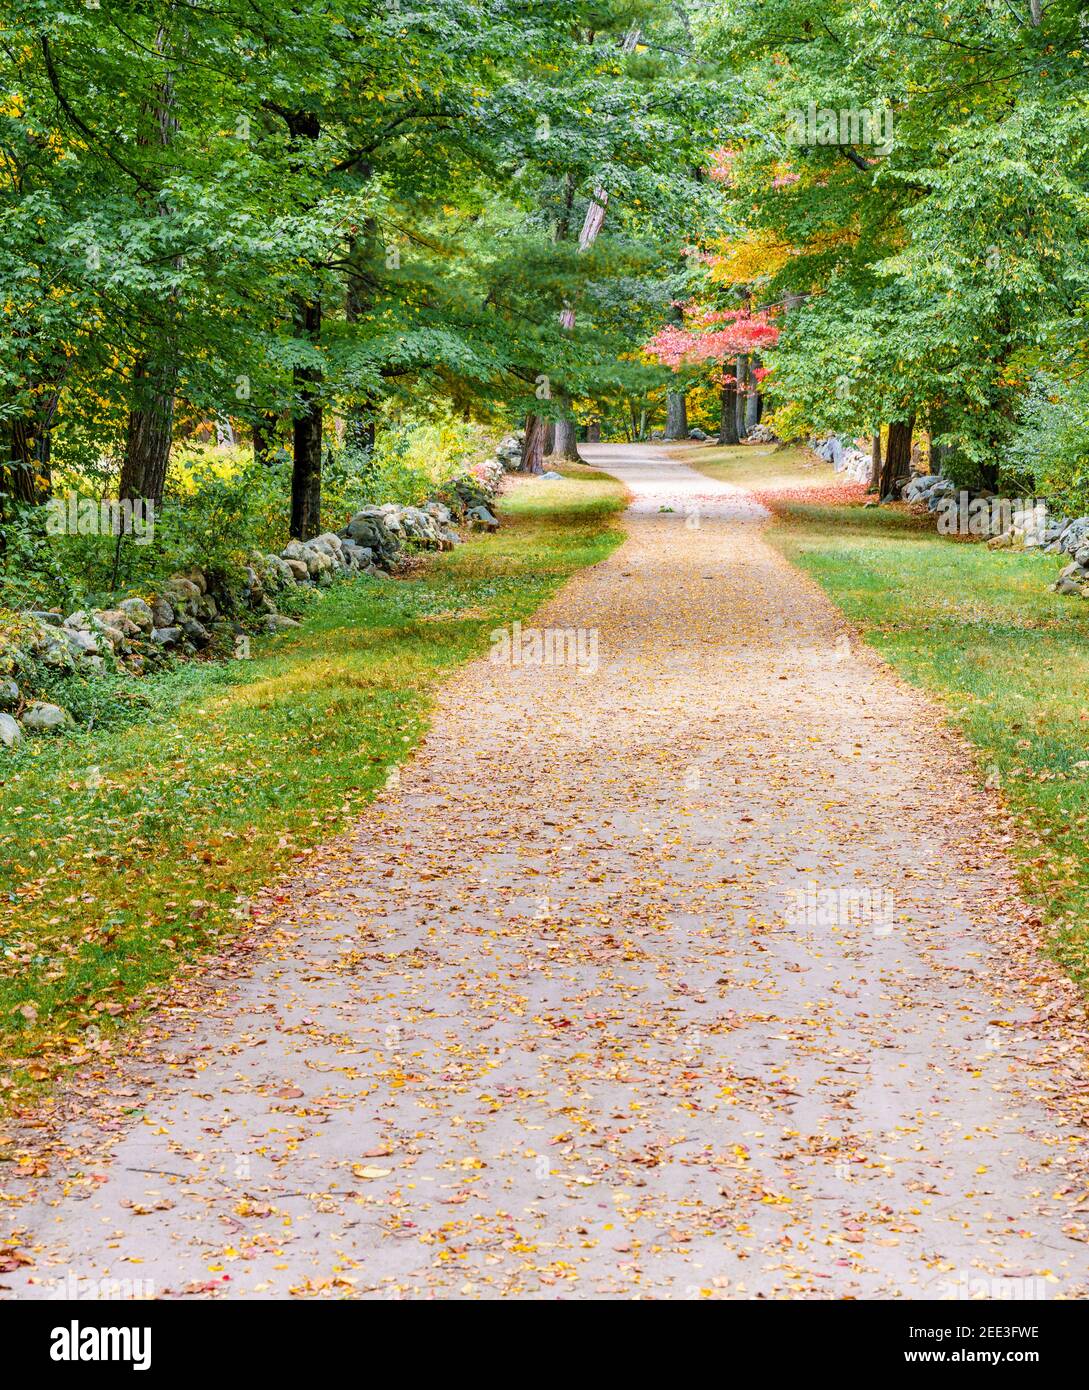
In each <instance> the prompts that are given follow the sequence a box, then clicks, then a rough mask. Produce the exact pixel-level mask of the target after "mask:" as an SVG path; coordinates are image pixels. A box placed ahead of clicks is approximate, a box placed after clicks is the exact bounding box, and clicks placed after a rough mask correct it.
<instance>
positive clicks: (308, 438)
mask: <svg viewBox="0 0 1089 1390" xmlns="http://www.w3.org/2000/svg"><path fill="white" fill-rule="evenodd" d="M296 323H297V327H296V332H297V333H298V335H299V337H306V338H308V339H309V340H310V341H311V342H312V343H316V342H317V341H318V339H319V337H320V336H321V305H320V304H317V303H315V302H314V301H309V302H307V303H305V304H300V305H299V306H297V311H296ZM320 380H321V372H320V371H319V369H318V368H317V367H306V366H301V365H300V366H296V368H295V370H294V381H295V393H296V403H295V410H294V416H293V420H294V425H293V430H292V443H293V447H294V460H293V463H292V468H291V528H290V529H291V535H292V536H293V537H294V538H295V539H296V540H300V541H305V540H309V539H310V538H311V537H312V536H316V535H317V534H318V533H319V532H320V530H321V436H322V406H321V397H320V395H319V394H318V392H317V391H316V390H315V387H316V386H317V384H318V383H319V382H320Z"/></svg>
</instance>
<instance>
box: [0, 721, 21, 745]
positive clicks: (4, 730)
mask: <svg viewBox="0 0 1089 1390" xmlns="http://www.w3.org/2000/svg"><path fill="white" fill-rule="evenodd" d="M22 741H23V731H22V729H21V728H20V727H19V721H18V720H17V719H13V718H12V717H11V715H10V714H4V713H0V744H2V745H3V746H4V747H5V748H18V746H19V744H20V743H22Z"/></svg>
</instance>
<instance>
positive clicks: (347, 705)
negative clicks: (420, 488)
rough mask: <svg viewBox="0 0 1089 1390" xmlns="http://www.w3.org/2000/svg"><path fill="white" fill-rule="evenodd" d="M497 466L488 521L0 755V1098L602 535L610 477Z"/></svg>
mask: <svg viewBox="0 0 1089 1390" xmlns="http://www.w3.org/2000/svg"><path fill="white" fill-rule="evenodd" d="M565 472H566V473H567V475H568V476H567V477H566V478H565V480H564V481H562V482H545V481H529V480H517V481H516V482H515V483H514V485H513V488H512V490H511V492H510V494H509V495H508V496H507V497H505V498H504V500H503V503H502V506H501V509H500V510H501V515H502V518H503V522H504V525H503V526H502V528H501V529H500V530H499V532H498V533H496V534H495V535H492V536H486V537H474V538H472V539H471V540H470V541H469V542H468V543H467V544H465V545H463V546H459V547H458V548H457V549H456V550H454V551H452V552H450V553H449V554H444V555H437V556H433V557H430V558H429V559H428V560H427V561H426V562H425V563H424V564H423V565H422V566H421V568H420V569H419V570H417V571H415V572H413V573H412V575H411V576H410V577H409V578H406V579H403V580H378V579H367V578H360V579H358V580H356V581H354V582H353V583H350V584H344V585H341V586H339V587H337V588H335V589H332V590H330V591H329V592H328V593H327V594H326V595H325V596H324V598H323V600H322V601H321V602H320V603H319V604H317V605H315V607H314V608H313V609H312V611H311V612H310V614H309V615H308V617H307V618H306V621H305V623H304V625H303V626H302V627H301V628H299V629H297V630H293V631H291V632H290V633H287V634H281V635H280V636H277V637H274V638H268V639H264V640H259V641H255V642H254V645H253V651H254V657H253V659H252V660H251V661H247V662H230V663H191V664H187V665H179V666H176V667H174V668H173V669H172V670H170V671H167V672H165V673H162V674H160V675H157V676H154V677H149V678H147V679H146V680H144V681H141V682H138V683H137V682H133V683H132V684H133V686H134V688H138V692H139V698H138V703H137V704H135V705H134V706H133V710H132V711H130V712H129V713H128V714H127V715H126V716H125V719H124V720H122V721H121V722H118V721H114V722H113V723H110V722H107V723H106V724H105V726H98V725H96V726H95V727H92V728H85V727H84V728H81V729H80V730H78V731H76V732H74V733H72V734H70V735H67V736H65V737H63V738H57V739H48V738H39V739H35V740H28V741H27V744H26V745H25V747H24V750H23V751H21V752H20V753H19V754H18V755H17V756H15V757H14V758H9V759H8V760H6V761H5V762H4V763H2V764H0V769H2V771H0V1105H3V1104H4V1097H5V1096H6V1098H7V1100H9V1101H10V1100H11V1099H12V1098H14V1097H17V1096H20V1095H23V1094H24V1093H25V1092H26V1091H28V1090H33V1089H34V1088H35V1087H36V1086H41V1085H42V1084H44V1083H46V1082H48V1081H49V1080H50V1079H51V1078H52V1077H53V1076H54V1075H55V1073H56V1072H57V1070H58V1068H60V1067H62V1066H64V1065H72V1064H75V1063H78V1062H79V1061H80V1060H81V1059H82V1058H84V1057H86V1056H87V1055H88V1053H89V1052H91V1051H93V1050H95V1049H99V1048H101V1047H102V1046H103V1042H104V1040H105V1043H106V1045H107V1046H108V1045H111V1034H113V1033H115V1032H116V1031H117V1030H118V1029H119V1028H121V1027H122V1026H123V1025H124V1024H125V1023H127V1022H131V1021H132V1020H133V1019H134V1018H136V1017H139V1016H140V1015H141V1013H142V1012H143V1011H144V1010H145V1009H146V1008H147V1007H148V1005H149V1003H150V1002H153V999H154V995H155V991H156V989H157V988H160V987H163V986H166V985H168V984H169V981H170V979H171V976H172V975H173V974H174V972H175V970H176V969H177V967H178V964H179V962H181V961H183V960H191V959H193V958H194V957H195V956H199V954H200V953H201V952H202V951H206V950H209V949H214V948H217V947H219V946H222V945H223V944H224V943H225V941H226V940H227V939H229V937H230V935H231V933H232V931H233V930H234V928H235V924H236V921H237V914H238V913H239V910H240V909H239V906H238V903H239V898H240V897H243V896H244V895H246V894H247V893H249V892H252V891H253V890H254V889H256V888H258V887H260V886H262V885H263V884H266V883H268V882H270V881H271V880H273V879H275V878H276V877H277V875H278V874H280V873H282V872H284V871H285V870H289V869H290V868H291V865H292V861H293V858H294V857H297V856H298V855H300V854H302V853H304V852H305V851H306V850H307V849H308V848H311V847H313V846H314V845H316V844H319V843H321V842H323V841H325V840H327V839H329V838H330V837H332V836H333V835H335V834H336V833H337V832H338V831H339V830H341V829H342V828H343V827H344V825H345V824H346V822H347V821H348V820H349V819H350V818H351V817H352V816H353V815H354V814H356V813H358V812H359V811H360V810H361V808H362V807H363V806H364V805H365V804H366V802H367V801H368V799H369V798H370V797H371V796H372V795H373V794H374V792H375V790H376V789H377V788H378V787H379V786H380V785H381V784H382V783H383V782H384V781H385V779H386V777H387V775H388V769H389V768H390V767H391V765H396V764H399V763H401V762H402V761H404V759H405V758H406V756H407V755H408V754H409V753H410V752H411V750H412V748H413V747H414V746H415V745H416V744H417V743H418V742H419V740H420V738H421V736H422V734H423V733H424V730H425V728H426V725H427V720H428V715H429V711H430V709H431V706H432V701H433V698H434V695H435V691H436V687H437V685H438V684H439V682H440V681H441V680H442V679H443V677H444V675H446V674H447V673H448V672H450V671H451V670H453V669H454V668H455V667H457V666H458V665H460V664H461V663H462V662H464V661H466V660H467V659H468V658H470V657H472V656H474V655H476V654H477V653H479V652H480V651H481V650H483V649H484V648H486V646H487V641H488V633H489V632H490V631H491V630H492V629H493V628H495V627H496V626H498V625H501V624H503V623H507V622H510V621H512V620H513V619H515V618H525V617H527V616H528V615H529V614H530V613H532V612H533V611H534V610H535V609H536V608H537V607H538V605H539V604H540V603H541V602H542V601H543V600H544V599H545V598H547V597H548V596H549V594H551V593H552V592H553V591H554V590H555V589H556V588H557V587H558V586H559V585H560V584H561V583H562V582H563V581H564V580H565V579H566V578H567V577H568V576H569V575H571V574H572V573H574V572H575V571H576V570H578V569H580V568H582V567H583V566H585V565H589V564H593V563H595V562H596V561H599V560H601V559H603V558H604V557H605V556H606V555H608V553H609V552H610V551H611V550H612V549H613V547H614V546H615V545H617V544H618V543H619V541H620V539H621V537H622V533H621V531H620V530H619V527H618V526H617V524H616V515H617V513H618V512H619V510H620V509H621V508H622V507H623V505H624V502H625V493H624V489H623V488H622V486H621V485H620V484H619V483H617V482H616V481H615V480H613V479H611V478H608V477H607V476H606V475H604V474H601V473H596V472H594V471H592V470H591V469H589V468H586V467H579V466H577V465H576V466H574V467H572V468H570V469H567V470H565Z"/></svg>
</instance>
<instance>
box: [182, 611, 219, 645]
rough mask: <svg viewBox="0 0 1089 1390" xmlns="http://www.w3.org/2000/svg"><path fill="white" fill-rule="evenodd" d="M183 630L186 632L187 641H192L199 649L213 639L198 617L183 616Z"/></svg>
mask: <svg viewBox="0 0 1089 1390" xmlns="http://www.w3.org/2000/svg"><path fill="white" fill-rule="evenodd" d="M181 630H182V632H184V633H185V638H186V641H188V642H192V644H193V646H194V647H196V648H198V650H199V649H200V648H201V647H206V646H207V645H208V643H209V642H210V641H211V640H212V634H211V633H210V632H209V631H208V629H207V628H206V627H205V626H204V624H203V623H202V622H200V620H199V619H197V618H182V620H181Z"/></svg>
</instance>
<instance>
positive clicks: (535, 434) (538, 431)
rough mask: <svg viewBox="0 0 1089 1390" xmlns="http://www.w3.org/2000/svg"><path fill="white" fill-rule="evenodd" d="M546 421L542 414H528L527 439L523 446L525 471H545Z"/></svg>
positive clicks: (523, 470)
mask: <svg viewBox="0 0 1089 1390" xmlns="http://www.w3.org/2000/svg"><path fill="white" fill-rule="evenodd" d="M544 443H545V421H544V419H543V418H542V417H541V416H540V415H527V416H526V441H525V444H524V445H523V447H522V469H521V471H522V472H523V473H543V472H544Z"/></svg>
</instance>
